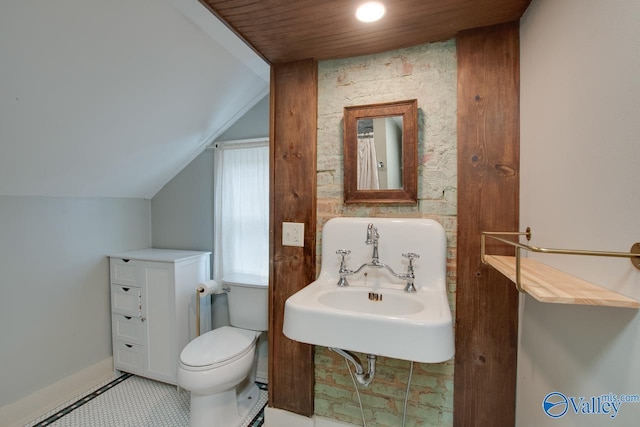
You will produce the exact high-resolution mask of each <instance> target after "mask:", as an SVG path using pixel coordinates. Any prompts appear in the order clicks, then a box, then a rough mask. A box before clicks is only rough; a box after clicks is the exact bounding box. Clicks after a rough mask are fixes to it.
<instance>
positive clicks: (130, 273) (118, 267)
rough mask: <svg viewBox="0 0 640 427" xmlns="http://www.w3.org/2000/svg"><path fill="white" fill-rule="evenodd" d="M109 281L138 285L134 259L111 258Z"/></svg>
mask: <svg viewBox="0 0 640 427" xmlns="http://www.w3.org/2000/svg"><path fill="white" fill-rule="evenodd" d="M110 264H111V268H110V270H111V271H110V273H111V282H112V283H119V284H121V285H126V286H140V284H139V283H138V277H137V275H136V261H130V260H127V259H121V258H111V262H110Z"/></svg>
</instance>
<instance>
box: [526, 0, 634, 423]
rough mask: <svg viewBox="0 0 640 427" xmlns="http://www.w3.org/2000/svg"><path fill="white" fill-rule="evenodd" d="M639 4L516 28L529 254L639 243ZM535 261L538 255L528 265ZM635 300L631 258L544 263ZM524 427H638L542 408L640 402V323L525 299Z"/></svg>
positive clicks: (573, 7)
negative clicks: (579, 401) (622, 399)
mask: <svg viewBox="0 0 640 427" xmlns="http://www.w3.org/2000/svg"><path fill="white" fill-rule="evenodd" d="M639 23H640V2H638V1H636V0H616V1H603V0H562V1H558V0H534V1H533V3H532V4H531V6H530V7H529V9H528V10H527V12H526V14H525V16H524V17H523V18H522V20H521V27H520V35H521V169H522V176H521V203H520V211H521V219H520V224H521V228H523V229H524V228H525V227H526V226H531V228H532V230H533V236H534V237H533V240H532V242H531V243H532V244H534V245H538V246H548V247H566V248H576V249H594V250H611V251H623V252H626V251H628V250H629V248H630V247H631V245H632V244H633V243H634V242H637V241H640V230H639V227H638V212H640V186H639V185H638V184H639V183H640V176H639V175H638V171H639V170H640V141H639V139H638V138H639V137H638V136H639V135H640V31H639V30H640V24H639ZM532 256H533V255H532ZM535 257H536V258H539V259H541V260H543V261H544V262H546V263H548V264H550V265H553V266H555V267H557V268H560V269H562V270H564V271H567V272H569V273H572V274H574V275H576V276H578V277H581V278H583V279H586V280H588V281H591V282H593V283H596V284H599V285H601V286H604V287H607V288H611V289H614V290H616V291H618V292H620V293H622V294H625V295H628V296H631V297H634V298H636V299H638V300H640V271H638V270H636V269H634V268H633V267H632V266H631V263H630V262H629V261H628V260H626V259H607V258H591V257H576V256H552V255H537V256H535ZM520 327H521V330H520V345H519V360H518V396H517V425H518V426H520V427H529V426H531V427H534V426H535V427H538V426H543V425H554V426H563V427H564V426H581V427H584V426H598V427H601V426H606V425H615V426H636V425H638V419H639V417H640V403H626V404H623V405H622V406H621V408H620V411H619V413H618V415H617V417H616V418H615V419H612V418H611V417H610V416H609V415H585V414H578V415H576V414H575V413H574V412H573V409H572V408H569V411H568V412H567V414H566V415H564V416H563V417H561V418H558V419H555V420H553V419H551V418H549V417H548V416H547V415H546V414H545V413H544V412H543V410H542V401H543V399H544V398H545V396H546V395H547V394H548V393H551V392H556V391H557V392H561V393H563V394H564V395H566V396H567V397H585V398H587V399H590V398H591V397H592V396H599V395H603V394H608V393H614V394H617V395H620V394H623V393H624V394H640V367H639V363H640V313H639V312H638V311H637V310H632V309H616V308H601V307H587V306H571V305H559V304H557V305H556V304H542V303H538V302H536V301H535V300H533V299H532V298H531V297H523V298H522V299H521V318H520Z"/></svg>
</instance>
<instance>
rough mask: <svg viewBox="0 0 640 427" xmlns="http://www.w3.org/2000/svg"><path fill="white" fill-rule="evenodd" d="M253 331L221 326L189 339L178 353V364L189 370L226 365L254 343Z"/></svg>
mask: <svg viewBox="0 0 640 427" xmlns="http://www.w3.org/2000/svg"><path fill="white" fill-rule="evenodd" d="M257 336H258V334H257V333H256V332H255V331H249V330H246V329H240V328H234V327H232V326H222V327H220V328H217V329H214V330H212V331H210V332H207V333H206V334H203V335H200V336H199V337H197V338H196V339H194V340H193V341H191V342H190V343H189V344H187V346H186V347H185V348H184V349H183V350H182V352H181V353H180V366H181V367H182V368H184V369H187V370H191V371H201V370H208V369H213V368H216V367H220V366H224V365H227V364H229V363H231V362H233V361H235V360H237V359H239V358H241V357H242V356H244V355H245V354H247V353H248V352H250V351H251V350H252V349H253V348H254V345H255V342H256V338H257Z"/></svg>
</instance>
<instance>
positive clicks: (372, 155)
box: [344, 100, 418, 204]
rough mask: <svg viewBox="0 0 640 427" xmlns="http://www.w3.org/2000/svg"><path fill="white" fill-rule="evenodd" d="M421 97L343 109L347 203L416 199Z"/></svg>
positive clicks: (399, 201)
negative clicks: (418, 123)
mask: <svg viewBox="0 0 640 427" xmlns="http://www.w3.org/2000/svg"><path fill="white" fill-rule="evenodd" d="M417 114H418V112H417V101H416V100H409V101H399V102H391V103H384V104H373V105H360V106H352V107H345V109H344V126H345V128H344V176H345V182H344V189H345V193H344V194H345V203H405V204H408V203H416V202H417V170H416V167H417V151H418V150H417V139H418V136H417Z"/></svg>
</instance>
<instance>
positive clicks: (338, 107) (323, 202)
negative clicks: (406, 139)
mask: <svg viewBox="0 0 640 427" xmlns="http://www.w3.org/2000/svg"><path fill="white" fill-rule="evenodd" d="M456 88H457V79H456V45H455V40H449V41H445V42H440V43H430V44H425V45H421V46H415V47H411V48H407V49H401V50H396V51H392V52H386V53H382V54H377V55H369V56H362V57H357V58H347V59H339V60H330V61H321V62H319V64H318V164H317V182H318V187H317V220H318V228H317V229H318V236H317V241H318V248H317V254H318V257H319V256H320V254H321V246H322V240H321V237H322V236H321V232H322V227H323V225H324V224H325V223H326V221H328V220H329V219H331V218H333V217H338V216H372V217H413V218H432V219H435V220H437V221H439V222H440V223H441V224H442V225H443V226H444V228H445V231H446V233H447V241H448V247H447V249H448V254H447V287H448V292H449V304H450V306H451V308H452V310H454V309H455V307H454V304H455V284H456V272H455V269H456V259H455V257H456V248H455V245H456V228H457V221H456V219H457V218H456V201H457V194H456V181H457V170H456V164H457V159H456V103H457V98H456ZM403 99H417V100H418V108H419V113H418V114H419V117H418V125H419V130H418V140H419V149H418V165H419V166H418V168H419V171H418V172H419V173H418V198H419V201H418V204H417V206H400V205H391V206H384V205H345V204H343V176H344V175H343V156H342V144H343V140H342V126H343V123H342V118H343V108H344V107H345V106H350V105H364V104H375V103H380V102H390V101H399V100H403ZM317 265H318V269H317V271H318V272H319V271H320V259H319V258H318V260H317ZM453 314H454V316H455V311H454V313H453ZM454 318H455V317H454ZM372 333H373V334H375V332H374V331H372ZM359 356H360V358H361V360H363V361H366V355H359ZM315 363H316V374H315V380H316V385H315V402H314V403H315V413H316V415H319V416H323V417H328V418H333V419H337V420H341V421H344V422H348V423H353V424H358V425H360V424H362V416H361V413H360V407H359V404H358V399H357V396H356V393H355V390H354V386H353V383H352V381H351V378H350V376H349V372H348V371H347V367H346V366H345V363H344V359H343V358H342V357H340V356H338V355H337V354H335V353H333V352H331V351H329V350H327V349H326V348H324V347H316V353H315ZM409 366H410V365H409V362H407V361H403V360H396V359H390V358H385V357H379V358H378V363H377V372H376V378H375V379H374V381H373V383H372V385H371V386H370V387H369V388H368V389H363V388H360V395H361V398H362V404H363V407H364V413H365V419H366V421H367V426H369V427H382V426H385V427H387V426H401V425H402V417H403V406H404V396H405V389H406V385H407V379H408V376H409ZM452 424H453V361H449V362H445V363H440V364H420V363H416V364H414V370H413V378H412V381H411V389H410V394H409V404H408V413H407V425H408V426H434V427H436V426H437V427H443V426H450V425H452Z"/></svg>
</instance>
